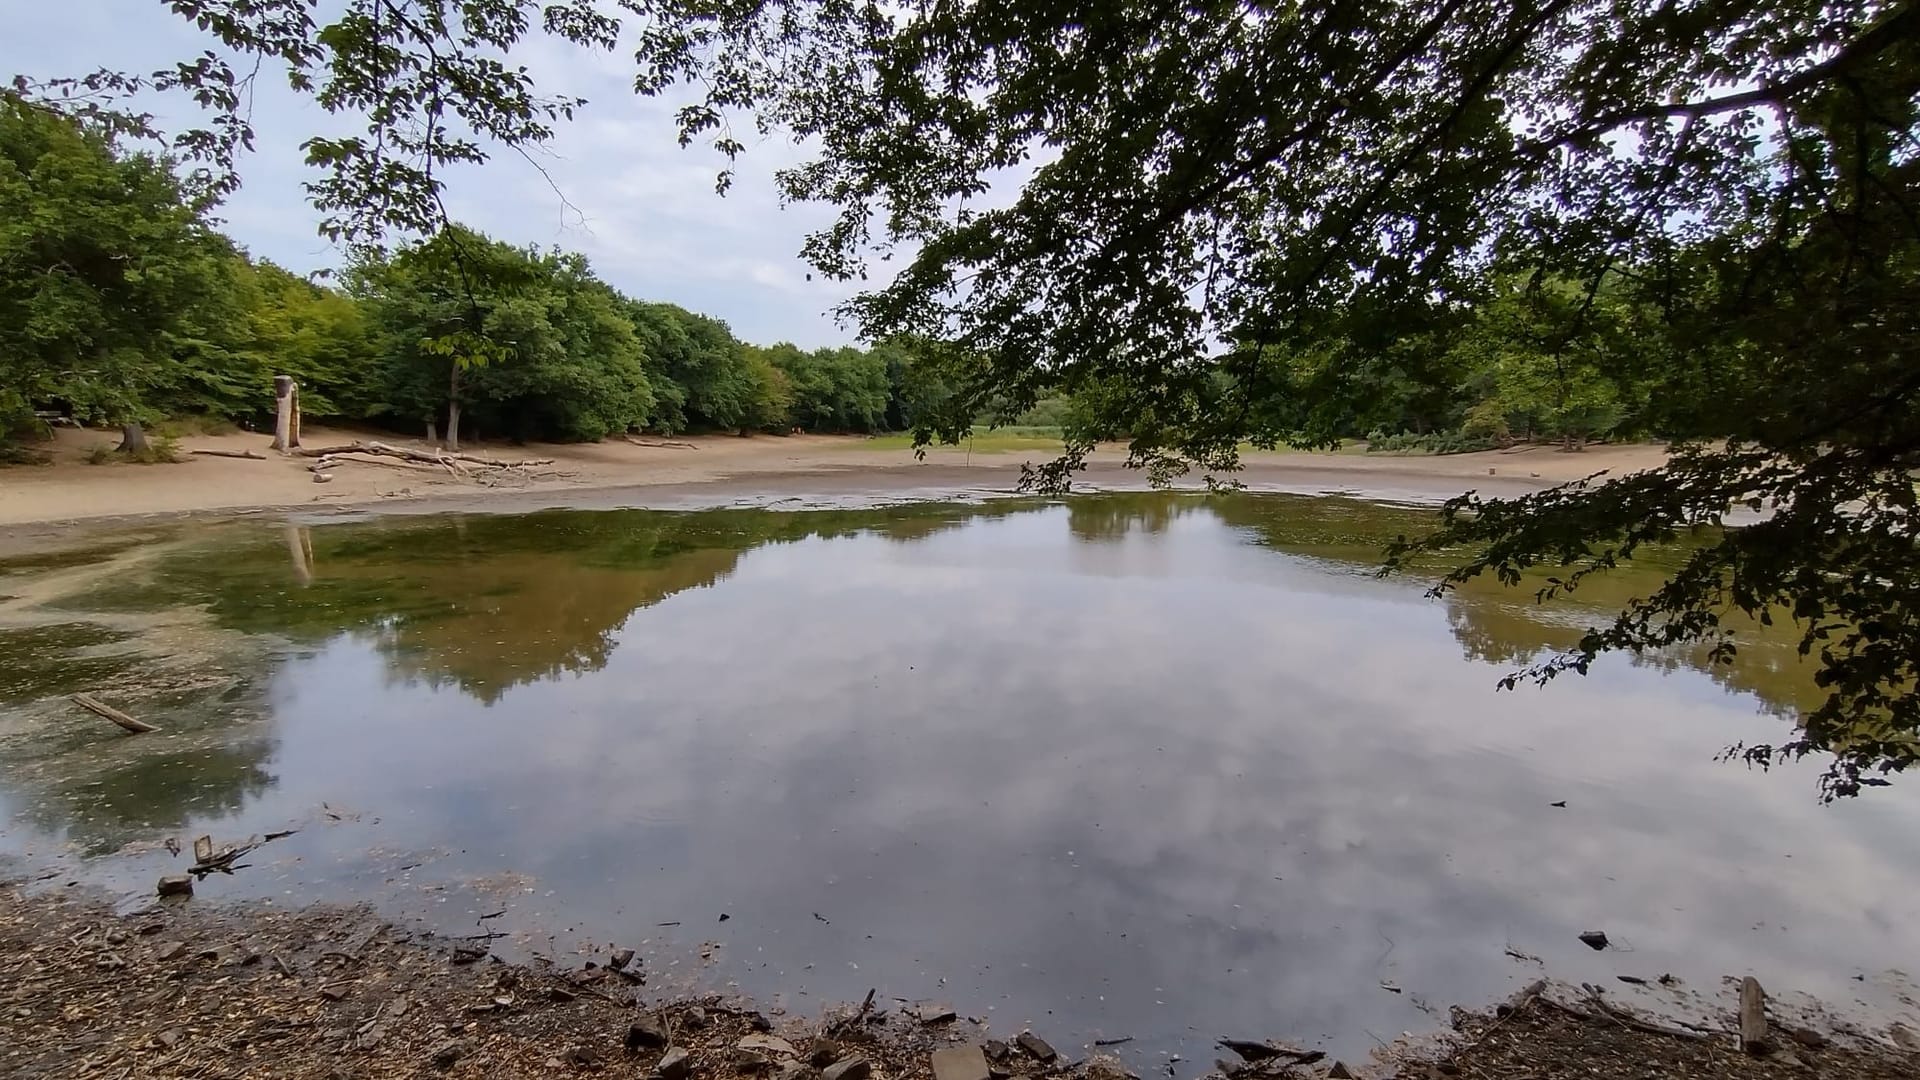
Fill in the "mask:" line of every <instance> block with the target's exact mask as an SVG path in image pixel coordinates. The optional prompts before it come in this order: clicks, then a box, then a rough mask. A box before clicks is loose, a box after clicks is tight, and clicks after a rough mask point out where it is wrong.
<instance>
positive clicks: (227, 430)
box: [153, 416, 240, 439]
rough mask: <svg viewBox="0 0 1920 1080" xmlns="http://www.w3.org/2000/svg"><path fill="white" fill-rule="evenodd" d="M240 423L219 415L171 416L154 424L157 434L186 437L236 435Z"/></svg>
mask: <svg viewBox="0 0 1920 1080" xmlns="http://www.w3.org/2000/svg"><path fill="white" fill-rule="evenodd" d="M239 431H240V425H238V424H236V423H234V422H233V421H231V420H224V419H222V418H220V417H218V416H170V417H168V418H166V419H165V420H162V421H160V422H159V423H158V424H155V425H154V426H153V432H154V434H156V435H163V436H166V437H167V438H170V439H184V438H187V437H188V436H192V435H235V434H238V433H239Z"/></svg>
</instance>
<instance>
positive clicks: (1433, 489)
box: [0, 429, 1665, 554]
mask: <svg viewBox="0 0 1920 1080" xmlns="http://www.w3.org/2000/svg"><path fill="white" fill-rule="evenodd" d="M97 434H98V433H88V432H72V431H66V432H62V433H61V434H60V436H59V437H58V438H56V439H55V440H54V443H53V444H52V445H51V446H50V450H51V452H52V456H53V461H52V464H50V465H43V466H17V467H13V468H8V469H0V553H3V554H20V553H25V552H32V551H38V550H45V549H48V548H54V547H63V546H69V545H70V544H73V543H79V542H84V540H85V539H86V538H88V537H90V536H93V535H97V534H99V533H102V532H107V531H126V530H135V529H139V528H142V527H148V526H154V527H158V526H166V525H172V524H175V523H184V524H191V523H193V522H194V521H196V520H203V519H206V520H214V519H221V518H228V517H236V516H242V515H247V514H259V513H274V514H286V515H301V516H305V515H312V516H313V519H314V520H325V519H328V518H334V517H350V516H351V517H359V516H368V515H410V514H436V513H525V512H531V511H535V510H545V509H561V508H575V509H659V510H692V509H710V508H716V507H728V506H761V507H770V508H786V509H795V508H812V507H839V506H870V505H880V504H884V503H892V502H907V501H936V500H938V501H947V500H953V499H969V498H989V497H1004V496H1010V495H1015V494H1018V492H1017V485H1018V482H1019V478H1020V467H1021V465H1022V464H1023V463H1024V462H1027V461H1037V460H1042V459H1044V458H1045V457H1047V456H1048V454H1050V453H1051V452H1052V451H1051V449H1049V444H1037V445H1035V446H1033V447H1030V448H1017V449H1000V450H993V451H981V452H978V453H975V452H972V451H969V450H967V449H965V448H955V447H936V448H930V449H929V450H928V451H927V454H926V456H925V458H924V459H916V458H915V457H914V455H913V453H912V451H911V450H910V449H902V448H900V447H899V446H897V445H895V443H897V440H894V441H893V442H888V441H883V440H870V439H866V438H863V437H858V436H810V435H800V436H785V437H781V436H754V437H745V438H743V437H737V436H699V437H695V438H693V439H689V440H684V441H678V442H675V443H673V444H671V445H669V444H664V443H650V444H644V445H643V444H636V443H630V442H603V443H593V444H570V445H541V446H528V447H514V446H507V445H499V444H484V445H480V446H476V447H472V448H470V449H471V450H472V451H474V452H477V453H481V454H487V455H493V456H498V457H502V458H506V459H509V460H525V459H530V458H538V459H550V460H551V465H548V466H542V467H541V468H540V469H538V470H527V471H526V475H525V476H520V475H518V471H516V475H515V478H514V483H513V484H511V485H505V484H503V485H501V486H480V484H479V483H477V482H476V481H474V480H472V479H468V478H462V477H455V476H451V475H448V476H440V475H435V474H433V473H432V472H430V471H429V472H420V471H406V472H400V471H395V470H390V469H385V468H378V467H370V466H369V464H368V463H365V462H350V463H348V464H346V465H342V466H341V467H339V468H337V469H335V470H333V472H332V473H330V474H329V475H330V476H331V479H330V481H329V482H327V483H325V484H316V483H314V482H313V474H312V472H311V471H310V468H309V467H310V466H311V465H312V464H313V459H311V458H303V457H282V456H279V455H276V454H274V453H273V452H272V451H270V450H267V449H266V448H265V441H266V440H265V439H264V438H263V437H261V436H259V435H254V434H245V433H242V434H235V435H221V436H201V437H194V438H189V439H186V440H183V449H184V450H188V451H192V450H210V451H219V452H222V453H237V452H243V451H251V452H253V453H256V454H261V455H263V456H262V457H261V458H258V459H252V460H248V459H239V458H234V457H216V456H189V457H188V458H186V459H185V460H184V461H182V462H180V463H177V464H171V465H166V464H163V465H133V464H124V463H115V464H109V465H90V464H87V463H86V460H85V459H86V453H87V449H88V447H89V446H90V445H91V444H92V443H94V442H97V441H98V438H97ZM356 437H358V434H357V433H354V432H338V431H328V430H325V429H315V430H312V431H310V432H309V433H308V436H307V438H306V440H305V441H306V442H307V444H309V445H316V446H317V445H326V444H329V443H336V442H349V441H352V440H353V439H354V438H356ZM388 438H389V441H391V442H392V443H393V444H394V445H399V446H403V447H406V448H408V449H418V450H426V449H428V447H427V445H426V444H424V443H420V442H417V441H404V440H393V439H392V438H391V437H390V436H389V437H388ZM1664 460H1665V450H1664V448H1662V447H1658V446H1651V445H1631V446H1611V447H1595V448H1592V449H1589V450H1587V451H1583V452H1581V453H1573V454H1569V453H1564V452H1561V451H1558V450H1556V449H1552V448H1548V447H1521V448H1516V449H1513V450H1492V451H1480V452H1475V453H1471V454H1456V455H1446V456H1443V457H1434V456H1400V455H1391V454H1363V453H1337V454H1336V453H1263V452H1253V453H1249V454H1248V455H1247V456H1246V458H1245V461H1244V463H1243V467H1242V469H1241V470H1240V471H1239V472H1238V473H1235V474H1233V476H1232V479H1234V480H1237V481H1238V482H1240V483H1241V484H1242V485H1244V486H1245V488H1246V489H1247V490H1249V491H1256V492H1288V493H1294V494H1338V495H1346V496H1350V497H1357V498H1365V499H1372V500H1376V501H1386V502H1411V503H1439V502H1441V501H1444V500H1445V499H1448V498H1451V497H1453V496H1455V495H1458V494H1460V493H1462V492H1464V491H1467V490H1469V489H1473V490H1479V491H1482V492H1484V493H1486V494H1490V495H1501V496H1514V495H1521V494H1525V493H1527V492H1530V491H1537V490H1540V489H1543V488H1546V487H1549V486H1552V485H1554V484H1558V483H1563V482H1566V481H1568V480H1574V479H1579V478H1581V477H1585V476H1588V475H1591V474H1593V473H1596V472H1601V471H1608V472H1610V473H1612V474H1614V475H1618V474H1621V473H1625V472H1631V471H1636V470H1639V469H1644V468H1650V467H1654V466H1657V465H1659V464H1660V463H1662V462H1663V461H1664ZM1124 461H1125V453H1124V450H1123V449H1122V448H1118V447H1114V448H1106V447H1103V448H1101V449H1100V450H1098V451H1096V452H1095V454H1094V456H1093V457H1092V458H1091V459H1090V461H1089V463H1088V467H1087V469H1086V470H1085V471H1084V472H1082V473H1080V474H1078V475H1077V476H1076V477H1075V486H1076V488H1079V489H1084V490H1087V491H1125V490H1146V489H1148V487H1149V485H1148V483H1147V480H1146V477H1145V476H1144V475H1143V474H1142V473H1140V472H1139V471H1138V470H1132V469H1127V468H1125V466H1124ZM1174 490H1184V491H1204V490H1206V489H1205V485H1204V483H1203V482H1202V480H1201V479H1200V478H1199V477H1197V476H1190V477H1183V478H1181V479H1180V480H1179V481H1178V482H1176V483H1175V484H1174ZM796 504H797V505H796Z"/></svg>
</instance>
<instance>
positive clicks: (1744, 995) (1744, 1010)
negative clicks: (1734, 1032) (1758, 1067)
mask: <svg viewBox="0 0 1920 1080" xmlns="http://www.w3.org/2000/svg"><path fill="white" fill-rule="evenodd" d="M1740 1049H1742V1050H1745V1051H1746V1052H1747V1053H1749V1054H1764V1053H1766V1052H1767V1051H1769V1050H1771V1049H1773V1046H1772V1044H1770V1043H1768V1042H1767V992H1766V991H1765V990H1762V989H1761V988H1760V980H1759V979H1756V978H1754V977H1753V976H1751V975H1749V976H1747V977H1746V978H1744V979H1742V980H1740Z"/></svg>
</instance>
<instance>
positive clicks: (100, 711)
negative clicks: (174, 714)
mask: <svg viewBox="0 0 1920 1080" xmlns="http://www.w3.org/2000/svg"><path fill="white" fill-rule="evenodd" d="M72 700H73V703H74V704H75V705H78V706H80V707H81V708H83V709H85V710H87V711H88V712H90V713H93V714H94V715H96V716H102V717H105V718H107V719H108V720H111V721H113V722H114V723H116V724H119V725H120V726H121V727H123V728H126V729H127V730H128V731H131V732H133V733H134V734H136V735H138V734H140V733H142V732H147V731H159V730H160V729H159V728H157V727H154V726H153V725H152V724H149V723H147V722H145V721H144V720H135V719H134V718H133V717H131V716H128V715H127V714H126V713H123V712H121V711H120V710H119V709H116V708H114V707H113V706H111V705H108V704H106V703H104V702H102V701H101V700H100V699H99V698H96V697H94V696H93V695H92V694H75V695H73V698H72Z"/></svg>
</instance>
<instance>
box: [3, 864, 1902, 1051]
mask: <svg viewBox="0 0 1920 1080" xmlns="http://www.w3.org/2000/svg"><path fill="white" fill-rule="evenodd" d="M14 869H15V870H16V871H17V870H18V869H19V868H18V867H15V868H14ZM62 876H64V875H62ZM69 884H72V883H71V882H69ZM483 925H484V924H483ZM495 936H497V935H494V934H492V933H491V932H489V931H485V930H483V931H482V932H481V933H478V934H474V935H469V936H466V937H440V936H435V935H433V934H430V933H425V932H421V931H417V930H414V929H410V928H408V927H405V926H403V925H400V924H397V923H394V922H392V921H389V920H387V919H385V918H382V917H380V916H378V915H376V914H374V913H373V912H372V910H371V909H369V908H366V907H363V906H337V905H325V904H313V905H306V906H300V907H291V906H283V905H278V904H274V903H271V902H266V901H221V900H214V901H208V900H204V899H194V898H184V899H169V900H158V899H155V898H153V897H151V896H149V897H148V898H147V900H145V901H144V902H135V903H131V904H128V903H122V904H120V905H118V906H116V905H114V904H113V903H112V902H111V900H110V898H109V897H108V896H106V895H105V894H103V893H100V892H98V891H97V890H93V889H91V888H81V889H77V890H74V891H66V890H60V889H57V888H56V887H54V886H51V885H48V886H40V887H30V886H26V885H23V884H22V883H21V882H19V881H18V880H15V881H10V882H9V881H4V880H0V975H4V978H0V983H3V984H4V985H5V986H7V987H8V990H9V992H8V994H7V995H6V998H5V1000H4V1001H0V1008H4V1010H5V1011H4V1015H5V1016H6V1019H7V1021H8V1024H7V1027H8V1029H9V1030H10V1031H11V1032H12V1038H11V1039H10V1040H9V1043H8V1046H7V1048H6V1049H5V1050H4V1051H0V1054H4V1056H5V1059H6V1061H7V1062H8V1072H9V1075H13V1076H19V1077H23V1078H30V1077H54V1076H60V1077H65V1076H80V1075H140V1076H154V1077H182V1078H184V1077H189V1076H191V1077H196V1078H200V1077H206V1078H219V1077H227V1078H232V1080H240V1078H243V1077H259V1076H288V1077H293V1076H299V1077H316V1078H318V1077H341V1076H352V1077H365V1076H435V1075H443V1076H449V1077H476V1078H477V1077H532V1076H568V1075H584V1074H589V1073H602V1072H605V1073H608V1074H611V1075H622V1076H626V1075H631V1076H637V1077H645V1076H649V1075H651V1076H653V1077H656V1078H659V1080H723V1078H741V1080H748V1078H752V1080H768V1078H771V1080H987V1078H1007V1077H1028V1078H1033V1080H1041V1078H1061V1080H1138V1078H1139V1077H1141V1076H1144V1075H1149V1074H1150V1073H1151V1072H1152V1071H1155V1070H1156V1069H1157V1070H1158V1071H1164V1072H1165V1073H1166V1074H1167V1075H1168V1076H1169V1077H1187V1078H1198V1080H1321V1078H1333V1077H1361V1078H1375V1080H1435V1078H1439V1077H1449V1078H1451V1077H1466V1078H1469V1080H1478V1078H1487V1080H1493V1078H1496V1077H1498V1078H1512V1077H1515V1076H1520V1075H1529V1076H1533V1077H1535V1078H1537V1080H1550V1078H1557V1077H1568V1078H1571V1077H1575V1076H1579V1077H1590V1076H1595V1075H1608V1076H1626V1075H1636V1076H1662V1075H1672V1076H1687V1077H1692V1078H1696V1080H1717V1078H1734V1077H1743V1078H1744V1077H1760V1078H1774V1077H1792V1076H1806V1075H1816V1076H1818V1075H1827V1076H1846V1077H1849V1078H1858V1080H1892V1078H1895V1077H1904V1076H1911V1075H1913V1070H1914V1069H1915V1068H1916V1067H1920V1054H1917V1053H1915V1051H1914V1050H1913V1049H1909V1048H1905V1047H1904V1046H1902V1045H1895V1044H1892V1043H1887V1042H1882V1041H1879V1040H1874V1039H1870V1038H1866V1037H1864V1036H1861V1035H1859V1034H1858V1033H1847V1032H1837V1033H1836V1032H1823V1031H1815V1030H1812V1029H1809V1028H1804V1027H1799V1026H1796V1025H1795V1024H1793V1022H1792V1021H1791V1020H1789V1021H1787V1022H1786V1023H1782V1022H1781V1021H1780V1019H1779V1018H1776V1019H1775V1020H1774V1025H1773V1026H1772V1028H1771V1029H1770V1033H1769V1036H1768V1047H1767V1048H1766V1050H1765V1051H1764V1052H1758V1053H1755V1052H1746V1051H1743V1050H1742V1049H1741V1048H1740V1045H1739V1038H1740V1037H1739V1035H1738V1033H1737V1032H1738V1021H1737V1019H1736V1018H1734V1017H1732V1016H1722V1017H1720V1018H1719V1020H1718V1022H1717V1023H1710V1024H1688V1023H1686V1022H1685V1021H1681V1022H1679V1023H1677V1024H1676V1023H1675V1022H1674V1021H1671V1020H1667V1019H1663V1018H1659V1017H1651V1016H1645V1015H1641V1014H1639V1013H1637V1012H1634V1011H1632V1010H1629V1009H1626V1008H1623V1007H1621V1006H1618V1005H1614V1004H1610V1003H1608V1002H1606V1001H1605V1000H1604V999H1603V998H1602V996H1601V993H1600V991H1599V989H1598V988H1594V987H1573V986H1570V985H1567V984H1564V983H1555V982H1550V981H1548V980H1545V979H1541V980H1536V981H1535V982H1533V983H1530V984H1528V985H1527V986H1526V987H1525V988H1523V989H1522V990H1521V991H1520V992H1518V993H1516V994H1515V995H1513V996H1512V997H1511V998H1509V999H1508V1001H1507V1002H1505V1003H1502V1004H1500V1005H1498V1006H1497V1007H1495V1006H1489V1007H1482V1008H1478V1009H1464V1008H1459V1007H1456V1008H1455V1009H1454V1010H1452V1012H1451V1024H1450V1025H1448V1028H1450V1030H1449V1029H1448V1028H1441V1027H1440V1024H1439V1022H1438V1019H1437V1018H1436V1029H1437V1030H1436V1031H1434V1032H1431V1033H1408V1034H1404V1035H1402V1036H1401V1037H1400V1038H1399V1039H1397V1040H1396V1041H1394V1042H1392V1043H1385V1042H1381V1043H1380V1045H1379V1048H1378V1049H1376V1050H1375V1051H1374V1052H1373V1053H1372V1054H1371V1055H1370V1060H1367V1061H1354V1060H1345V1061H1343V1060H1336V1059H1335V1058H1333V1057H1331V1056H1330V1055H1328V1054H1327V1053H1325V1052H1324V1051H1323V1050H1321V1049H1319V1048H1318V1047H1316V1046H1313V1045H1296V1044H1294V1043H1291V1042H1287V1041H1284V1033H1274V1034H1279V1035H1281V1036H1282V1038H1272V1039H1270V1038H1269V1034H1270V1033H1266V1032H1240V1033H1228V1036H1229V1037H1230V1038H1232V1039H1239V1040H1244V1041H1243V1042H1242V1043H1240V1044H1239V1045H1237V1046H1235V1045H1229V1043H1228V1041H1227V1039H1222V1042H1221V1044H1220V1046H1221V1049H1220V1055H1221V1060H1218V1061H1215V1062H1214V1063H1213V1067H1212V1069H1210V1070H1209V1069H1207V1067H1206V1066H1205V1065H1204V1064H1202V1063H1201V1062H1181V1061H1180V1060H1179V1059H1178V1058H1177V1057H1176V1058H1174V1059H1171V1060H1168V1061H1165V1062H1163V1063H1152V1062H1149V1061H1147V1060H1144V1059H1142V1058H1140V1057H1139V1056H1138V1055H1137V1054H1130V1053H1129V1049H1128V1047H1127V1046H1126V1045H1124V1044H1126V1043H1128V1042H1130V1041H1131V1040H1126V1039H1120V1040H1104V1041H1103V1042H1104V1043H1106V1044H1113V1045H1103V1044H1102V1043H1087V1044H1085V1045H1074V1044H1071V1043H1069V1042H1067V1041H1065V1040H1064V1039H1059V1035H1058V1033H1049V1032H1047V1031H1045V1030H1044V1023H1043V1022H1036V1023H1035V1026H1033V1027H1029V1026H1028V1025H1027V1024H1025V1023H1019V1024H1016V1025H1014V1026H1013V1027H1012V1028H1009V1029H1008V1030H1005V1031H998V1030H995V1029H993V1027H992V1025H991V1023H990V1022H983V1021H980V1020H978V1019H974V1018H969V1017H967V1016H966V1015H965V1011H966V1006H965V1004H964V1003H960V1005H961V1007H960V1009H959V1010H957V1011H956V1009H955V1008H954V1006H953V1005H952V1004H948V1003H931V1002H908V1001H904V1000H896V999H891V998H886V997H876V992H869V994H868V997H867V1001H866V1002H865V1003H862V1004H858V1005H856V1004H855V1003H842V1004H838V1005H829V1006H826V1007H823V1008H821V1009H820V1010H819V1011H818V1013H817V1014H816V1015H811V1016H798V1015H788V1014H786V1013H785V1012H784V1011H782V1010H779V1009H768V1010H766V1011H764V1012H763V1011H761V1009H760V1008H759V1007H758V1006H756V1005H755V1004H754V1003H752V1002H750V1001H741V1000H739V999H737V998H732V997H729V996H727V995H723V994H716V993H703V992H699V991H697V990H694V991H685V990H679V991H668V992H665V993H662V992H661V991H660V990H658V989H657V988H654V987H650V986H649V975H650V974H652V972H651V969H650V967H649V964H650V962H651V961H652V959H653V958H651V957H649V956H646V955H643V954H638V953H636V952H634V951H633V950H631V949H629V948H627V947H624V946H621V945H619V944H618V943H606V944H594V945H592V946H582V947H581V948H580V949H578V950H577V951H576V952H573V953H569V954H559V955H549V956H544V957H536V958H535V959H534V960H533V961H532V962H529V963H509V962H506V961H504V960H501V959H500V958H498V957H495V956H493V955H491V951H490V945H491V941H492V939H493V938H494V937H495ZM1899 1034H1900V1032H1897V1031H1896V1032H1894V1033H1893V1037H1894V1039H1895V1040H1896V1041H1897V1040H1898V1037H1899ZM1210 1037H1211V1036H1210ZM1053 1039H1059V1041H1057V1042H1051V1041H1049V1040H1053ZM955 1070H960V1071H955Z"/></svg>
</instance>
